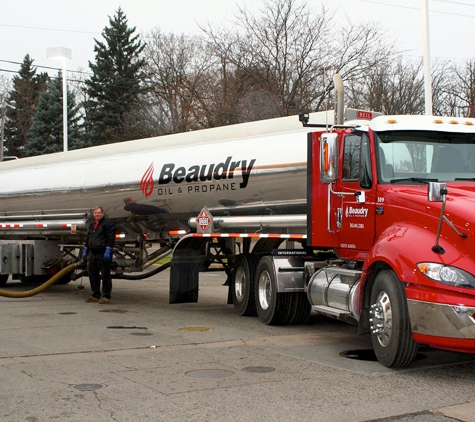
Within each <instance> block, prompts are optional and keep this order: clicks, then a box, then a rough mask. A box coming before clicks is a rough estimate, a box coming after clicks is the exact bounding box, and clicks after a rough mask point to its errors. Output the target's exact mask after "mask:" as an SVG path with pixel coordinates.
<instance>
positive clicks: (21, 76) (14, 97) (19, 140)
mask: <svg viewBox="0 0 475 422" xmlns="http://www.w3.org/2000/svg"><path fill="white" fill-rule="evenodd" d="M47 81H48V74H47V73H41V74H38V75H37V74H36V67H33V59H32V58H30V56H29V55H28V54H27V55H26V56H25V58H24V59H23V63H22V64H21V66H20V71H19V72H18V75H15V76H14V77H13V80H12V82H13V90H12V91H11V93H10V98H9V99H8V102H9V103H10V104H12V105H13V107H9V108H7V109H6V116H7V117H8V119H6V121H5V147H6V150H7V153H8V155H10V156H16V157H24V156H25V151H24V149H25V146H26V144H27V143H28V132H29V131H30V127H31V125H32V123H33V119H34V116H35V110H36V107H37V105H38V102H39V99H40V95H41V93H42V92H43V91H44V90H45V89H46V83H47Z"/></svg>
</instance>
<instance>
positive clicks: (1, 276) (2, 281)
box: [0, 274, 9, 286]
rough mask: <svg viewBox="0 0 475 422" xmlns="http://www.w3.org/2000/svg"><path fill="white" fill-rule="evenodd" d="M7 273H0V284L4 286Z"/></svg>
mask: <svg viewBox="0 0 475 422" xmlns="http://www.w3.org/2000/svg"><path fill="white" fill-rule="evenodd" d="M8 276H9V274H0V286H5V284H7V281H8Z"/></svg>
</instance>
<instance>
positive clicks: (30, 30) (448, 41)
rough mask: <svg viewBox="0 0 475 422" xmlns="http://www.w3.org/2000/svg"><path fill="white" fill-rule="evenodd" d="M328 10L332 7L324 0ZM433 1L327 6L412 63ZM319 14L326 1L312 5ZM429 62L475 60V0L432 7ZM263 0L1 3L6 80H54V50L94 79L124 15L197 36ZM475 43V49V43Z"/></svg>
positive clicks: (352, 1)
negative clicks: (100, 44)
mask: <svg viewBox="0 0 475 422" xmlns="http://www.w3.org/2000/svg"><path fill="white" fill-rule="evenodd" d="M323 1H324V2H325V0H323ZM425 1H427V0H331V1H330V0H326V3H325V4H326V5H327V6H329V7H331V8H334V9H336V13H337V16H341V17H344V16H345V15H346V16H347V17H348V18H350V19H351V21H353V22H355V23H357V22H378V23H379V24H380V25H381V27H382V28H384V29H386V30H387V31H388V34H389V36H390V37H392V38H394V39H395V40H397V42H396V46H397V49H399V50H404V51H405V53H404V54H406V55H408V56H413V57H417V56H422V55H423V29H422V28H423V27H422V25H423V13H422V6H423V4H424V2H425ZM307 3H308V4H310V5H313V6H314V7H317V8H318V7H319V6H320V5H321V3H322V1H321V0H307ZM428 3H429V10H430V13H429V28H430V54H431V59H432V60H435V59H437V58H440V59H447V60H452V61H457V62H459V61H466V60H468V59H471V58H475V0H428ZM258 4H259V0H179V1H173V0H154V1H150V0H81V1H76V0H75V1H72V0H41V1H38V0H0V5H1V7H0V40H1V44H0V76H1V75H8V76H9V77H11V76H12V75H13V74H14V72H17V71H18V69H19V67H20V63H21V62H22V61H23V59H24V57H25V55H26V54H29V55H30V57H31V58H33V59H34V65H36V66H38V68H39V69H40V70H41V71H44V70H48V69H47V68H53V69H51V70H48V72H49V73H50V75H55V74H56V73H57V70H55V69H59V68H60V67H61V63H60V62H58V61H54V60H52V59H48V58H47V57H46V50H47V48H50V47H66V48H69V49H70V50H71V52H72V60H71V61H68V62H67V70H68V71H79V70H81V71H85V72H87V71H88V61H92V62H94V38H96V39H98V40H101V41H102V37H101V32H102V30H103V29H104V27H106V26H109V16H110V17H113V16H114V14H115V11H116V10H117V9H118V8H119V7H121V8H122V10H123V11H124V13H125V15H126V16H127V19H128V24H129V26H130V27H136V30H137V32H138V33H140V34H142V35H146V34H147V33H150V32H151V31H152V30H154V29H160V30H161V31H162V32H164V33H169V32H173V33H176V34H181V33H185V34H198V33H200V29H199V24H206V23H210V24H212V25H223V24H224V25H227V26H229V25H232V24H233V19H232V16H233V14H236V10H237V5H240V6H242V7H244V8H251V6H250V5H254V6H255V5H258ZM472 41H474V42H472Z"/></svg>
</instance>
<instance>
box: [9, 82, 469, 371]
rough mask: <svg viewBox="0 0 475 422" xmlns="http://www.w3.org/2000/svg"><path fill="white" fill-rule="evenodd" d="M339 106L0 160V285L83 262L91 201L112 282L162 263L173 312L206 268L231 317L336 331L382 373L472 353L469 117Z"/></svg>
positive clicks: (193, 298)
mask: <svg viewBox="0 0 475 422" xmlns="http://www.w3.org/2000/svg"><path fill="white" fill-rule="evenodd" d="M335 81H336V82H337V83H339V81H338V78H336V79H335ZM337 86H338V90H337V92H342V87H341V84H339V85H337ZM342 103H343V101H342V100H341V96H339V101H338V106H337V108H336V110H335V111H324V112H318V113H310V114H304V113H302V114H301V115H299V116H290V117H284V118H278V119H269V120H265V121H259V122H252V123H244V124H238V125H232V126H227V127H221V128H213V129H205V130H199V131H194V132H188V133H183V134H174V135H167V136H162V137H155V138H150V139H143V140H136V141H129V142H122V143H118V144H113V145H104V146H98V147H92V148H86V149H82V150H75V151H69V152H62V153H55V154H49V155H44V156H39V157H31V158H23V159H19V160H12V161H6V162H1V163H0V282H1V284H5V283H6V282H7V281H8V280H9V279H10V277H11V278H14V279H19V280H21V281H23V282H30V281H42V280H43V279H47V278H49V277H50V276H51V275H52V274H55V273H56V272H58V271H59V270H61V269H62V268H64V267H65V266H66V265H69V264H70V263H71V262H79V261H80V260H81V254H82V248H83V244H84V239H85V229H86V226H87V224H88V221H89V220H90V218H91V213H92V209H93V208H94V207H95V206H96V205H102V206H103V207H104V209H105V211H106V214H107V216H108V218H110V219H111V220H113V221H114V222H115V224H116V225H117V228H118V230H117V235H116V245H115V247H114V258H113V267H114V277H115V278H122V279H130V280H136V279H141V278H145V277H149V276H151V275H153V274H156V273H157V272H159V271H162V270H164V269H169V273H170V279H169V283H170V286H169V302H170V303H184V302H197V301H198V292H199V274H200V273H202V272H205V271H216V270H222V271H223V281H225V283H224V285H225V286H226V288H227V297H228V299H227V302H228V303H229V304H232V305H233V306H234V309H235V311H236V313H237V314H238V315H241V316H253V315H255V316H257V317H258V318H259V319H260V320H261V321H262V322H263V323H265V324H302V323H305V322H306V321H307V320H308V318H309V315H310V313H311V312H317V313H319V314H321V315H325V316H328V317H330V318H336V319H338V320H341V321H345V322H347V323H349V324H353V325H354V326H355V327H357V330H358V333H360V334H365V333H370V335H371V339H372V344H373V348H374V352H375V355H376V357H377V359H378V360H379V362H381V363H382V364H383V365H385V366H387V367H404V366H408V365H410V364H411V363H412V362H413V361H414V359H415V357H416V354H417V351H418V346H419V345H420V344H422V345H426V346H430V347H433V348H437V349H444V350H450V351H457V352H465V353H475V262H474V255H473V251H474V250H475V231H474V226H473V224H474V218H473V208H472V207H473V206H474V202H475V200H474V197H475V170H474V169H473V167H472V161H471V160H472V157H473V154H474V153H475V119H470V118H449V117H434V116H381V115H377V114H376V113H372V112H368V111H361V110H351V109H344V108H343V107H342ZM167 255H170V256H168V259H164V258H167ZM170 258H171V259H170ZM84 271H86V270H84V269H81V268H78V269H76V270H75V272H74V273H73V274H71V273H70V274H69V275H68V276H65V277H63V279H61V282H64V283H67V282H68V281H70V280H71V279H75V278H77V277H80V276H82V275H84V274H85V272H84Z"/></svg>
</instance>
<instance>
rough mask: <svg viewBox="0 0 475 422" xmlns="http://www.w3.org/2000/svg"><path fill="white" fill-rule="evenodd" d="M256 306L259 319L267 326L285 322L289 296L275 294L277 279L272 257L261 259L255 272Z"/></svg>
mask: <svg viewBox="0 0 475 422" xmlns="http://www.w3.org/2000/svg"><path fill="white" fill-rule="evenodd" d="M256 274H257V275H256V306H257V314H258V315H259V319H260V320H261V321H262V322H263V323H264V324H267V325H278V324H283V323H285V322H286V320H287V318H288V315H289V310H290V305H291V303H290V301H291V295H290V294H289V293H277V277H276V275H275V268H274V262H273V260H272V257H270V256H265V257H263V258H262V259H261V260H260V262H259V265H258V266H257V272H256Z"/></svg>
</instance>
